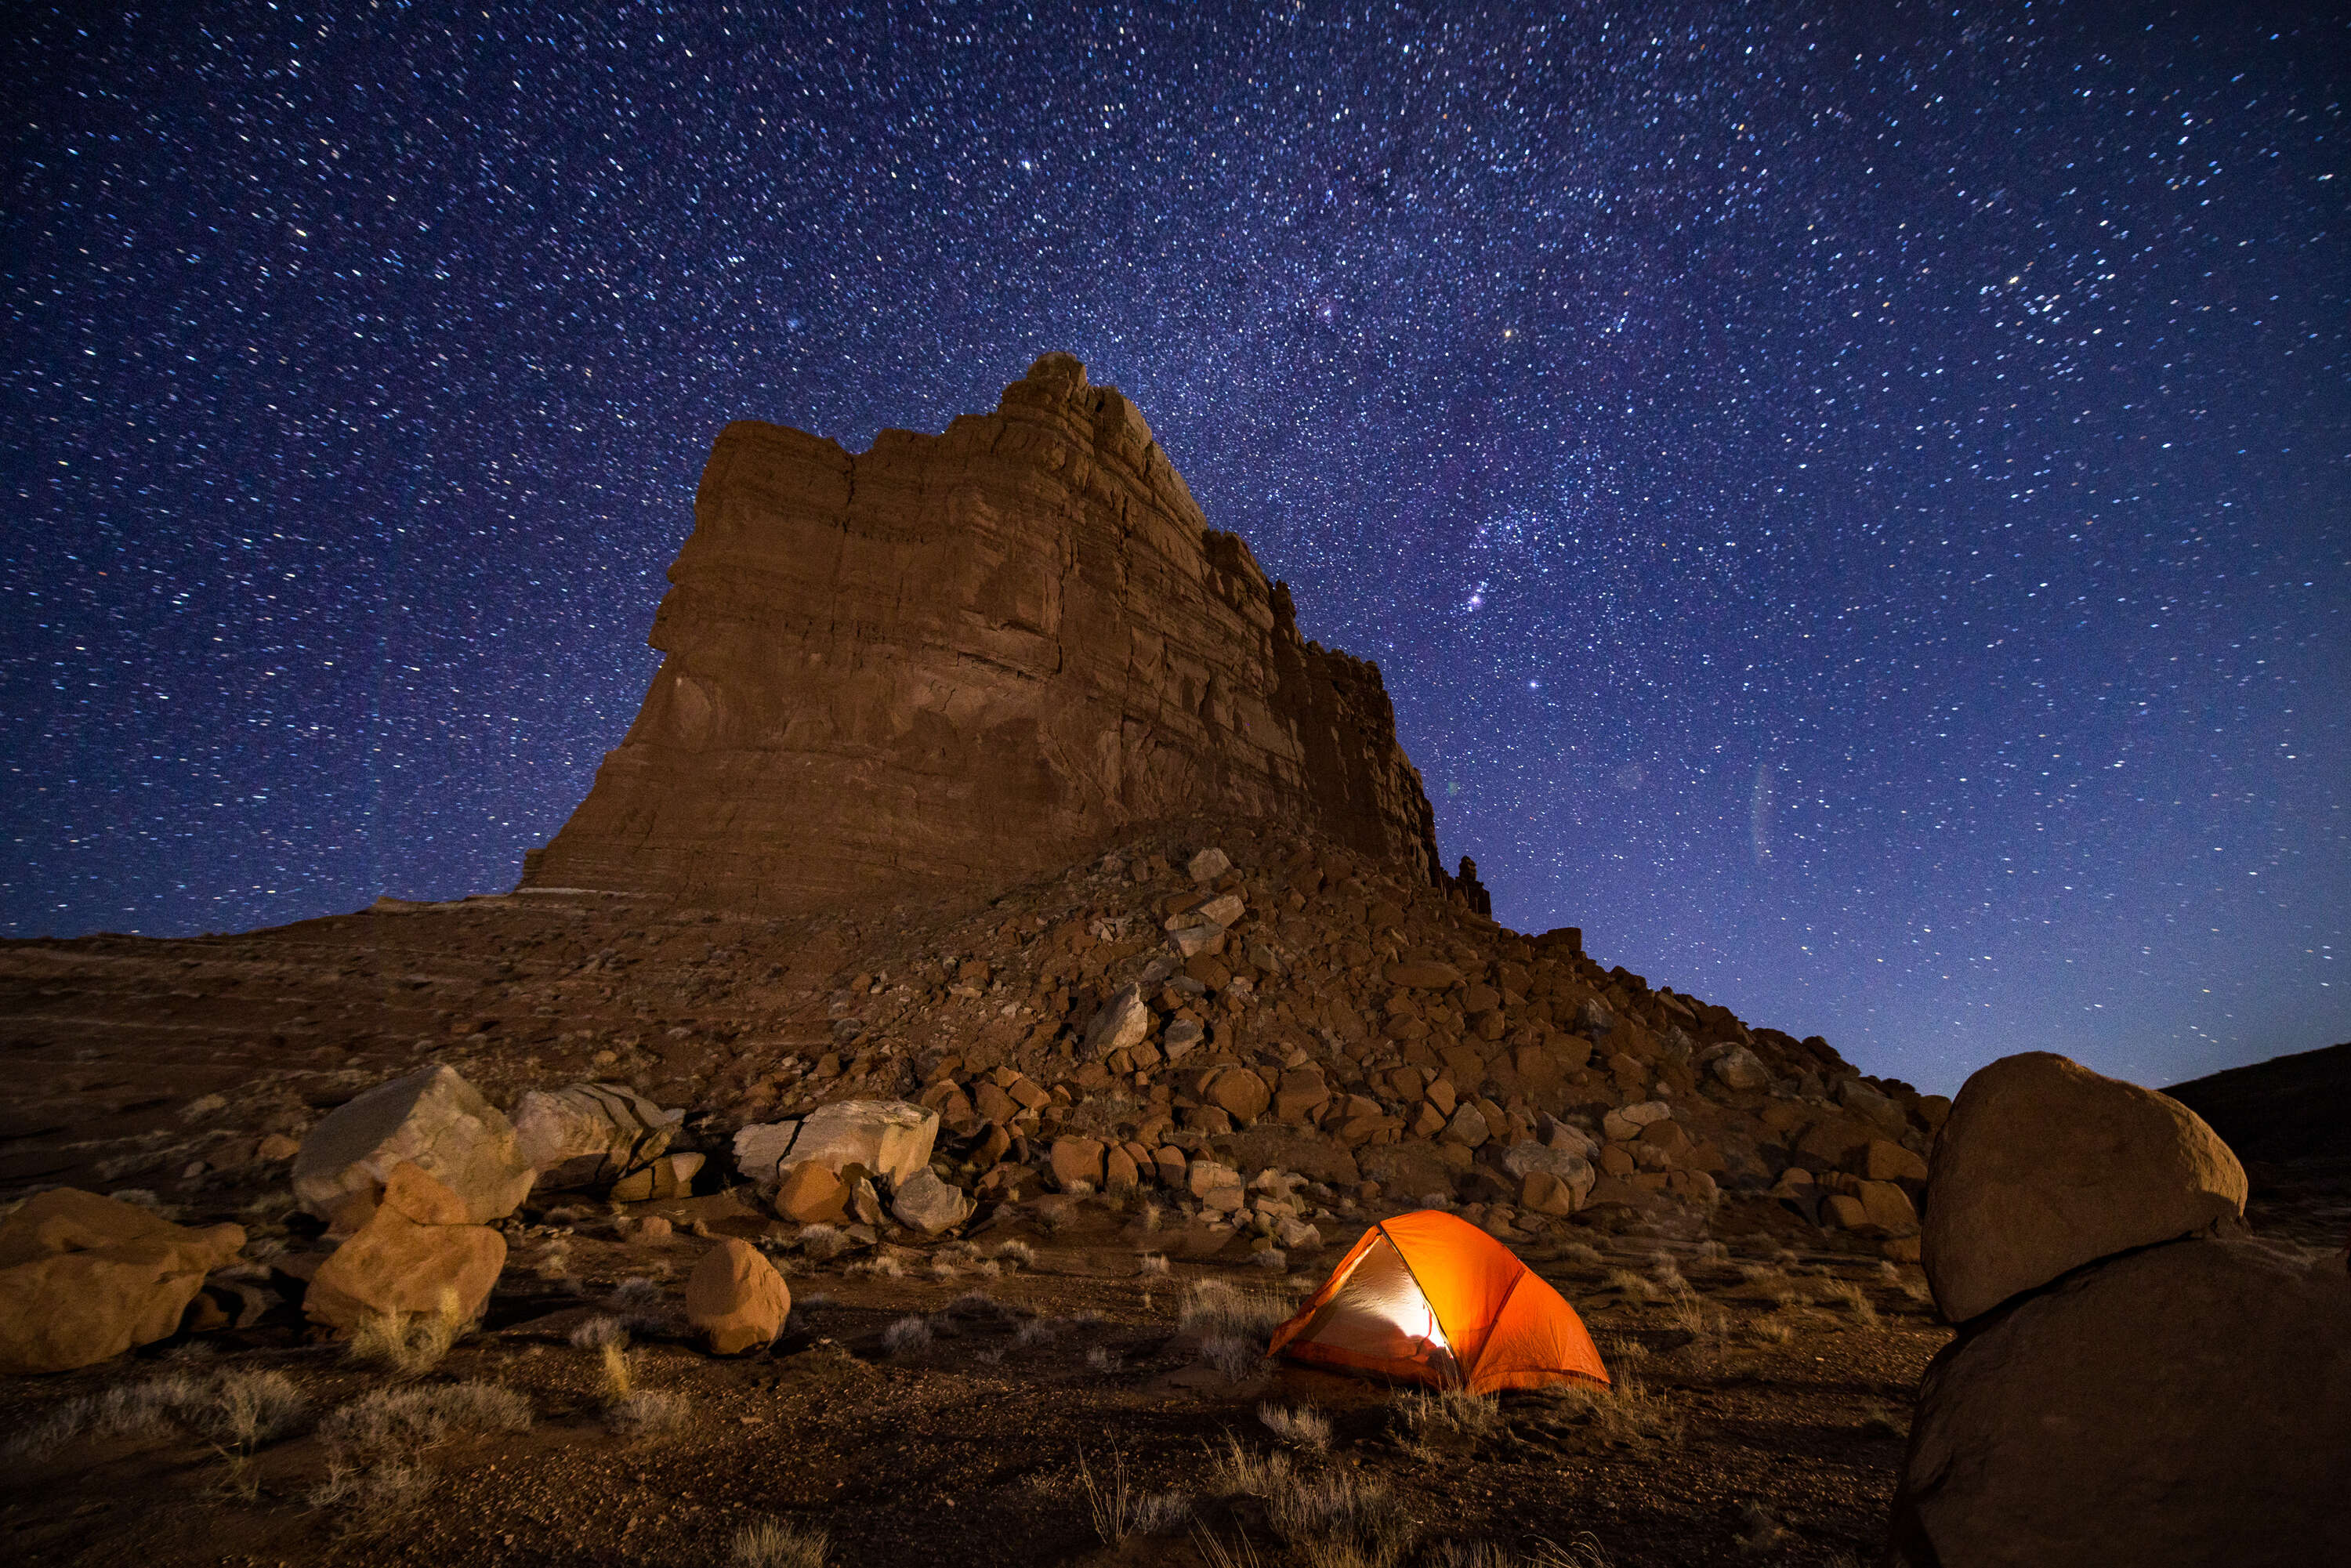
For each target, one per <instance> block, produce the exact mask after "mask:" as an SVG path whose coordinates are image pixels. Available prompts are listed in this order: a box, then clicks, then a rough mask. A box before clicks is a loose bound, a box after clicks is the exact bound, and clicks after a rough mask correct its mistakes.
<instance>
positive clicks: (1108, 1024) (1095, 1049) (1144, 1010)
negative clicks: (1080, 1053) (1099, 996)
mask: <svg viewBox="0 0 2351 1568" xmlns="http://www.w3.org/2000/svg"><path fill="white" fill-rule="evenodd" d="M1151 1021H1152V1020H1151V1009H1150V1008H1149V1007H1148V1006H1147V1005H1146V1004H1145V1003H1144V999H1143V992H1142V990H1141V988H1139V987H1135V986H1131V985H1130V986H1121V987H1120V988H1118V989H1117V991H1115V992H1114V993H1113V994H1112V996H1111V998H1110V999H1109V1000H1108V1001H1106V1002H1104V1003H1102V1006H1101V1007H1099V1008H1097V1009H1094V1016H1093V1018H1092V1020H1091V1021H1090V1022H1088V1023H1087V1025H1086V1036H1085V1054H1086V1059H1087V1060H1088V1061H1101V1060H1102V1058H1103V1057H1105V1056H1107V1055H1109V1054H1110V1053H1111V1052H1112V1051H1124V1050H1126V1049H1127V1048H1128V1047H1130V1046H1135V1045H1140V1044H1142V1043H1143V1041H1144V1040H1145V1039H1146V1038H1148V1037H1149V1035H1150V1033H1151Z"/></svg>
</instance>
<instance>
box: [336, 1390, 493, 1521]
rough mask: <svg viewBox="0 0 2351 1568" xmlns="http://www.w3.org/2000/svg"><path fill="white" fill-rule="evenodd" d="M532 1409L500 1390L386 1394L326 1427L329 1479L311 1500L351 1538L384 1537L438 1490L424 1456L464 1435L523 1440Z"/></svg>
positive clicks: (357, 1404) (348, 1409) (355, 1405)
mask: <svg viewBox="0 0 2351 1568" xmlns="http://www.w3.org/2000/svg"><path fill="white" fill-rule="evenodd" d="M530 1422H531V1414H530V1402H529V1401H528V1400H527V1399H525V1398H524V1397H523V1396H521V1395H519V1394H517V1393H516V1392H515V1391H514V1390H513V1389H511V1388H506V1387H501V1386H500V1385H496V1384H494V1383H452V1384H443V1385H437V1386H434V1387H430V1388H379V1389H377V1390H376V1391H375V1392H373V1393H371V1394H368V1395H364V1396H361V1397H360V1398H358V1399H355V1400H353V1401H352V1402H351V1403H350V1404H349V1405H346V1406H343V1407H342V1408H341V1409H340V1410H337V1411H336V1412H334V1414H332V1415H330V1416H328V1417H327V1418H326V1419H325V1420H324V1421H321V1422H320V1423H319V1439H320V1441H321V1442H322V1443H324V1445H325V1446H326V1449H327V1475H326V1479H324V1480H322V1481H320V1482H319V1485H318V1486H316V1487H314V1488H312V1489H311V1490H310V1492H309V1495H308V1498H307V1499H306V1501H307V1502H308V1504H309V1505H310V1507H312V1508H313V1509H316V1510H319V1511H322V1512H329V1513H333V1514H336V1515H337V1516H339V1518H340V1521H341V1522H342V1525H343V1527H344V1529H345V1530H347V1531H355V1532H367V1531H377V1530H381V1529H384V1528H386V1527H388V1526H390V1525H391V1524H392V1523H393V1522H394V1521H397V1520H399V1519H400V1518H401V1517H402V1516H403V1515H405V1514H407V1513H409V1512H411V1511H413V1510H414V1509H415V1508H416V1506H417V1505H418V1504H419V1503H421V1502H422V1501H423V1500H424V1498H425V1497H426V1496H427V1495H428V1494H429V1493H430V1492H431V1491H432V1490H433V1488H434V1485H436V1484H437V1481H438V1478H437V1477H436V1476H435V1475H434V1473H433V1469H432V1467H431V1466H429V1465H426V1464H424V1463H423V1462H422V1461H421V1459H420V1458H418V1456H419V1455H420V1454H421V1453H422V1452H423V1450H424V1449H426V1448H431V1447H432V1446H433V1445H434V1444H435V1443H438V1442H441V1441H442V1440H443V1439H444V1438H445V1437H451V1436H453V1435H456V1434H461V1433H487V1432H518V1431H521V1430H523V1429H525V1428H527V1427H529V1425H530Z"/></svg>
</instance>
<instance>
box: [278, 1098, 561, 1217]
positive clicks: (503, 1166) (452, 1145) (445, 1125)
mask: <svg viewBox="0 0 2351 1568" xmlns="http://www.w3.org/2000/svg"><path fill="white" fill-rule="evenodd" d="M402 1165H414V1166H418V1167H420V1168H421V1169H422V1170H423V1172H424V1173H425V1174H426V1175H427V1176H432V1177H434V1179H435V1180H437V1181H439V1182H441V1183H443V1184H444V1185H445V1186H447V1187H448V1188H449V1189H450V1190H451V1191H452V1192H454V1193H455V1194H456V1195H457V1197H458V1199H459V1200H460V1201H461V1202H463V1203H464V1204H465V1212H466V1215H467V1217H468V1218H470V1219H471V1220H472V1221H473V1223H475V1224H476V1225H479V1224H483V1223H485V1222H486V1221H488V1220H493V1219H503V1218H506V1217H507V1215H509V1214H512V1213H513V1212H514V1211H515V1209H516V1208H517V1207H518V1206H519V1205H520V1204H521V1202H522V1200H523V1198H524V1197H525V1196H526V1195H527V1194H528V1193H529V1191H530V1188H531V1183H532V1182H533V1181H535V1180H536V1179H537V1177H538V1172H537V1171H536V1170H535V1169H534V1168H533V1167H532V1166H531V1163H530V1162H529V1161H528V1159H526V1158H524V1157H523V1154H522V1150H521V1147H520V1145H519V1144H518V1143H517V1139H516V1137H515V1130H514V1124H512V1123H510V1122H508V1121H507V1119H506V1117H505V1116H504V1115H503V1114H502V1113H500V1112H499V1111H498V1109H497V1107H496V1106H495V1105H492V1104H491V1103H489V1102H488V1101H486V1100H485V1099H483V1098H482V1096H481V1094H480V1092H478V1091H477V1090H475V1088H474V1086H473V1085H472V1084H470V1083H468V1082H465V1079H464V1078H463V1077H461V1076H459V1075H458V1072H457V1071H456V1069H455V1068H453V1067H445V1066H441V1065H438V1064H435V1065H434V1066H432V1067H426V1068H421V1069H419V1070H418V1071H414V1072H411V1073H408V1074H407V1075H405V1076H404V1077H400V1078H395V1079H392V1081H390V1082H385V1083H379V1084H377V1085H376V1086H375V1087H374V1088H372V1089H371V1090H369V1091H368V1092H366V1093H364V1094H361V1095H360V1096H359V1098H357V1099H355V1100H352V1101H350V1103H347V1104H344V1105H341V1106H339V1107H337V1108H336V1109H335V1110H334V1111H332V1112H330V1113H328V1115H327V1116H326V1117H325V1119H323V1120H322V1121H320V1122H319V1124H318V1125H317V1126H315V1127H313V1128H311V1129H310V1134H309V1136H308V1137H306V1138H304V1139H303V1140H302V1151H301V1153H300V1154H298V1155H296V1156H295V1157H294V1196H295V1197H297V1198H298V1199H299V1200H300V1202H301V1204H302V1207H304V1208H306V1209H308V1211H309V1212H310V1213H312V1214H315V1215H318V1216H319V1217H320V1218H333V1217H334V1215H335V1213H336V1211H337V1210H339V1209H340V1208H342V1207H344V1206H345V1205H346V1203H348V1202H349V1200H350V1199H351V1198H353V1197H373V1196H374V1195H375V1194H376V1193H377V1192H379V1191H380V1190H381V1188H382V1187H383V1186H384V1184H385V1182H386V1181H388V1180H389V1179H390V1177H391V1173H392V1171H393V1170H394V1169H396V1168H398V1167H399V1166H402Z"/></svg>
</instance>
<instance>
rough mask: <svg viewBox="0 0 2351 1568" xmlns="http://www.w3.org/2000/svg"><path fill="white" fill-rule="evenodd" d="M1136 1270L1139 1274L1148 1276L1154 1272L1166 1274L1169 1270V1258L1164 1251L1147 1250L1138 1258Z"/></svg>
mask: <svg viewBox="0 0 2351 1568" xmlns="http://www.w3.org/2000/svg"><path fill="white" fill-rule="evenodd" d="M1134 1271H1135V1272H1136V1273H1138V1274H1143V1275H1146V1276H1148V1275H1153V1274H1165V1272H1167V1259H1166V1257H1165V1254H1163V1253H1158V1252H1145V1253H1144V1255H1143V1256H1142V1257H1141V1258H1140V1259H1138V1260H1136V1261H1135V1265H1134Z"/></svg>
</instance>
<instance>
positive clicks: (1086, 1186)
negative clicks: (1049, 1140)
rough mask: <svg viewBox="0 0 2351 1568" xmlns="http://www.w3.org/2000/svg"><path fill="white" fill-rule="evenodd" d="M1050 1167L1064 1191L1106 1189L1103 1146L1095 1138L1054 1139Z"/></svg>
mask: <svg viewBox="0 0 2351 1568" xmlns="http://www.w3.org/2000/svg"><path fill="white" fill-rule="evenodd" d="M1046 1164H1047V1166H1048V1167H1049V1168H1050V1170H1051V1171H1052V1174H1053V1184H1054V1185H1055V1186H1058V1187H1060V1188H1061V1190H1062V1191H1063V1192H1100V1191H1101V1190H1102V1145H1101V1144H1099V1143H1097V1142H1096V1141H1095V1140H1093V1139H1092V1138H1056V1139H1054V1140H1053V1145H1052V1147H1051V1149H1050V1151H1049V1152H1048V1153H1047V1155H1046Z"/></svg>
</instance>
